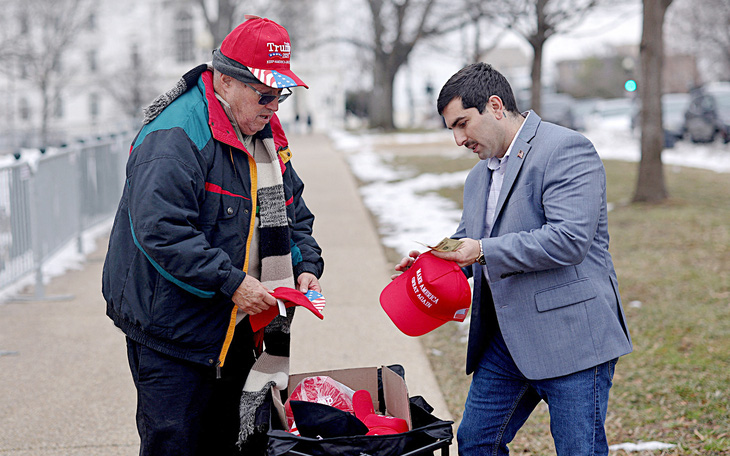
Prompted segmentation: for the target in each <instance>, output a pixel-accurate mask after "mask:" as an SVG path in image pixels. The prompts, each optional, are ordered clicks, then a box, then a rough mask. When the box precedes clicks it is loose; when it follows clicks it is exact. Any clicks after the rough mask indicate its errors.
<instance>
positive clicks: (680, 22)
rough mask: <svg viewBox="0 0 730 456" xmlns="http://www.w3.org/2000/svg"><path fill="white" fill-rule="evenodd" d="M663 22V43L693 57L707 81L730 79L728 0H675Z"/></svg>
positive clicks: (729, 10) (729, 6)
mask: <svg viewBox="0 0 730 456" xmlns="http://www.w3.org/2000/svg"><path fill="white" fill-rule="evenodd" d="M666 21H667V32H668V35H667V45H669V46H671V47H672V48H674V49H677V50H681V51H685V52H688V53H690V54H693V55H695V56H697V60H698V61H699V62H700V65H701V66H702V68H703V69H704V70H705V71H704V73H705V74H707V76H708V79H709V80H712V79H720V80H730V2H728V1H727V0H703V1H701V2H696V1H692V0H675V1H674V3H672V7H671V9H670V10H669V11H667V19H666ZM697 82H698V83H699V81H697Z"/></svg>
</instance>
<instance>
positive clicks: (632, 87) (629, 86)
mask: <svg viewBox="0 0 730 456" xmlns="http://www.w3.org/2000/svg"><path fill="white" fill-rule="evenodd" d="M624 89H626V91H627V92H635V91H636V81H634V80H633V79H629V80H628V81H626V84H624Z"/></svg>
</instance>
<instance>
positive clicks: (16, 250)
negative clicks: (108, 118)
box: [0, 135, 131, 298]
mask: <svg viewBox="0 0 730 456" xmlns="http://www.w3.org/2000/svg"><path fill="white" fill-rule="evenodd" d="M130 140H131V138H130V137H129V135H118V136H115V137H110V138H107V139H99V140H96V141H93V142H89V143H79V144H75V145H73V146H69V147H63V148H54V149H48V150H47V151H41V150H26V151H24V152H23V153H22V154H21V155H20V156H16V157H17V158H15V160H13V158H12V156H5V157H2V158H3V159H4V161H0V291H2V290H3V289H6V288H7V287H9V286H10V285H12V284H14V283H15V282H16V281H18V280H20V279H23V278H25V277H27V276H29V275H31V274H33V273H34V274H35V296H34V298H43V297H44V289H43V272H42V271H43V265H44V263H45V262H47V261H48V259H49V258H50V257H52V256H53V255H54V254H56V253H57V252H59V250H61V249H62V248H64V247H66V246H68V245H69V244H70V243H73V242H76V243H77V246H78V247H77V248H78V249H79V252H80V253H82V242H81V239H82V234H83V232H84V231H85V230H87V229H89V228H91V227H93V226H94V225H96V224H98V223H99V222H102V221H105V220H108V219H109V218H110V217H111V216H113V214H114V212H115V211H116V208H117V204H118V203H119V197H120V196H121V194H122V185H123V182H124V167H125V164H126V161H127V157H128V155H129V143H130Z"/></svg>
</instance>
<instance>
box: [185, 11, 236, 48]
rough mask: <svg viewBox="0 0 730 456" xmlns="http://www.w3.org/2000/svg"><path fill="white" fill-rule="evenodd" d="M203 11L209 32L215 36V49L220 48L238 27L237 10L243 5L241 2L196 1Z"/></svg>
mask: <svg viewBox="0 0 730 456" xmlns="http://www.w3.org/2000/svg"><path fill="white" fill-rule="evenodd" d="M196 2H197V3H198V6H200V9H201V10H202V11H203V17H205V22H206V24H207V25H208V31H210V34H211V35H212V36H213V47H214V48H217V47H218V46H220V44H221V42H222V41H223V38H225V37H226V35H228V33H229V32H230V31H231V30H233V27H235V26H236V25H238V23H239V22H240V21H238V20H237V18H236V14H235V13H236V9H237V7H238V6H239V5H240V4H241V3H243V2H241V0H214V1H213V2H212V3H211V2H210V1H209V0H196Z"/></svg>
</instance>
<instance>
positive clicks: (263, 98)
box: [241, 81, 292, 105]
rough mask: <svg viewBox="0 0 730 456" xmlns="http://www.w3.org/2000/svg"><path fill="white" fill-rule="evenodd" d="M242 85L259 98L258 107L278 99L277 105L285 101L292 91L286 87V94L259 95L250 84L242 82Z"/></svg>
mask: <svg viewBox="0 0 730 456" xmlns="http://www.w3.org/2000/svg"><path fill="white" fill-rule="evenodd" d="M241 82H243V81H241ZM244 84H246V85H247V86H248V87H249V88H250V89H251V90H253V91H254V92H256V94H257V95H258V96H259V104H260V105H267V104H269V103H271V102H272V101H274V100H276V99H277V98H278V99H279V103H281V102H283V101H284V100H286V99H287V98H289V95H291V94H292V91H291V90H289V88H288V87H286V88H285V89H286V90H287V92H281V93H280V94H278V95H275V94H271V93H261V92H259V91H258V90H256V89H255V88H254V87H253V86H252V85H251V84H249V83H247V82H244Z"/></svg>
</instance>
